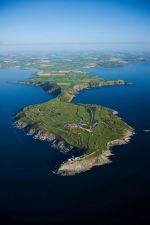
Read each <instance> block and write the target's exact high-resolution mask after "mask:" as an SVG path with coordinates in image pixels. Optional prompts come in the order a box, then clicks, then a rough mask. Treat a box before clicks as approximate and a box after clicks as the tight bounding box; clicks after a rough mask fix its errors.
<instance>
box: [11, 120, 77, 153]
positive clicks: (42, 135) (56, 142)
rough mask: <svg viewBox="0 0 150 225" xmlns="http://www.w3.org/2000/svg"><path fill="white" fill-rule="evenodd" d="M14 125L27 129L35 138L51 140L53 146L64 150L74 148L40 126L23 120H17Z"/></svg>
mask: <svg viewBox="0 0 150 225" xmlns="http://www.w3.org/2000/svg"><path fill="white" fill-rule="evenodd" d="M14 126H15V127H17V128H18V129H25V130H26V133H27V135H29V136H33V138H34V139H38V140H40V141H46V142H49V143H50V144H51V146H52V147H53V148H56V149H58V150H60V151H62V152H69V151H71V150H73V146H71V145H68V144H67V143H66V142H65V141H63V140H62V139H61V138H60V137H58V136H56V135H54V134H52V133H48V132H44V131H42V130H40V129H38V128H33V127H31V125H30V126H29V125H28V124H27V123H24V122H22V121H21V120H17V121H16V122H15V124H14Z"/></svg>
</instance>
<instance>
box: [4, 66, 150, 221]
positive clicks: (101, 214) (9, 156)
mask: <svg viewBox="0 0 150 225" xmlns="http://www.w3.org/2000/svg"><path fill="white" fill-rule="evenodd" d="M90 71H91V72H92V73H93V75H96V76H103V77H104V78H107V79H124V80H126V81H129V82H132V83H133V84H132V85H128V86H117V87H103V88H94V89H88V90H85V91H82V92H81V93H80V94H79V95H78V96H76V97H75V98H74V100H73V101H74V102H75V103H93V104H100V105H103V106H106V107H111V108H113V109H115V110H117V111H118V112H119V116H121V117H123V119H124V120H125V121H126V122H128V123H129V124H130V125H131V126H132V127H134V129H135V132H136V134H135V136H134V137H133V138H132V140H131V142H130V143H129V144H128V145H124V146H117V147H115V148H114V149H113V153H114V155H113V156H111V159H112V164H109V165H106V166H102V167H95V168H93V169H92V170H90V171H88V172H86V173H83V174H79V175H77V176H73V177H59V176H51V173H50V171H51V170H52V169H54V168H55V166H56V164H57V163H58V162H61V161H62V160H64V159H65V158H66V156H65V155H63V154H62V153H60V152H59V151H57V150H55V149H52V148H51V147H50V146H48V144H47V143H44V142H40V141H38V140H34V139H32V137H29V136H26V135H25V133H24V131H23V130H18V129H16V128H14V127H13V120H14V115H15V113H16V112H17V111H19V110H21V109H22V108H23V107H24V106H27V105H30V104H37V103H40V102H44V101H47V100H49V99H51V98H53V97H54V96H53V95H49V94H47V93H45V92H44V91H43V90H41V89H40V88H37V87H33V86H27V85H21V84H12V83H8V82H7V81H10V80H19V79H21V80H22V79H25V78H27V77H30V76H31V75H32V73H34V71H28V70H20V69H18V68H9V69H1V70H0V106H1V107H0V116H1V119H0V181H1V182H0V183H1V184H0V215H1V224H41V225H44V224H45V225H46V224H52V225H53V224H66V225H67V224H94V225H96V224H102V225H103V224H104V225H107V224H111V225H113V224H115V225H116V224H119V225H120V224H146V222H147V221H148V219H149V214H150V207H149V202H150V193H149V189H150V147H149V139H150V133H148V132H147V133H146V132H144V131H143V130H145V129H147V130H148V129H150V117H149V115H150V100H149V96H150V88H149V85H150V63H148V62H141V63H134V64H129V65H126V66H124V67H117V68H96V69H90Z"/></svg>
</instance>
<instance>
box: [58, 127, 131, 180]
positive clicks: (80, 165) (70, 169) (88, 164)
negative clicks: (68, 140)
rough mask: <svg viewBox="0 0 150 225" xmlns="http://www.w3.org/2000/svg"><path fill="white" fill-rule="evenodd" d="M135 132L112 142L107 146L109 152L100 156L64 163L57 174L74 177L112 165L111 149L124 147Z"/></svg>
mask: <svg viewBox="0 0 150 225" xmlns="http://www.w3.org/2000/svg"><path fill="white" fill-rule="evenodd" d="M133 134H134V132H133V130H132V129H131V130H129V131H127V132H126V133H125V134H124V136H123V137H122V138H121V139H116V140H113V141H110V142H109V143H108V145H107V150H106V151H104V152H103V153H102V154H100V155H98V154H96V153H95V152H93V153H91V154H90V155H87V156H85V157H76V158H74V159H69V160H68V161H66V162H64V163H63V164H62V165H61V166H60V167H59V169H58V171H57V174H58V175H61V176H72V175H76V174H78V173H81V172H85V171H88V170H90V169H91V168H92V167H95V166H102V165H105V164H109V163H111V160H110V156H111V155H112V153H111V150H110V149H111V148H112V147H113V146H115V145H124V144H127V143H128V142H129V141H130V138H131V137H132V136H133Z"/></svg>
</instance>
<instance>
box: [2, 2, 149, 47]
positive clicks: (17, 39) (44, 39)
mask: <svg viewBox="0 0 150 225" xmlns="http://www.w3.org/2000/svg"><path fill="white" fill-rule="evenodd" d="M74 42H75V43H76V42H77V43H89V42H90V43H97V42H150V1H149V0H120V1H119V0H0V43H1V44H13V43H15V44H16V43H17V44H18V43H23V44H34V43H42V44H43V43H74Z"/></svg>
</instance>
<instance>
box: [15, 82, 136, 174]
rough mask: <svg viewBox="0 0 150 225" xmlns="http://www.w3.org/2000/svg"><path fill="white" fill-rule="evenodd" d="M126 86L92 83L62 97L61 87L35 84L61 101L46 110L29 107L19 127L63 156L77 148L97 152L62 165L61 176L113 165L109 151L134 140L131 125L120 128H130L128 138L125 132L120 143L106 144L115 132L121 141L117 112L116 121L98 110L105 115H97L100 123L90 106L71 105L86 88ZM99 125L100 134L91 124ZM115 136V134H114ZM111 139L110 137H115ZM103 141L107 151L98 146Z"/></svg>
mask: <svg viewBox="0 0 150 225" xmlns="http://www.w3.org/2000/svg"><path fill="white" fill-rule="evenodd" d="M32 84H34V83H32ZM126 84H128V83H127V82H125V81H100V82H89V83H86V82H85V83H81V84H77V85H74V86H73V87H70V89H69V88H68V89H65V90H63V92H62V93H61V87H59V86H57V85H51V84H49V83H47V82H46V83H40V82H39V83H35V85H36V86H39V87H41V88H42V89H43V90H45V91H47V92H48V93H54V94H57V95H58V97H57V98H56V99H55V100H54V101H52V104H51V103H48V104H46V103H45V104H44V107H41V108H40V105H37V106H36V107H32V106H30V107H26V108H25V110H23V111H22V112H23V113H18V114H17V115H16V122H15V126H16V127H17V128H20V129H22V128H23V129H25V130H26V131H27V135H31V136H33V138H35V139H39V140H41V141H47V142H49V143H50V144H51V146H52V147H54V148H56V149H59V150H60V151H63V152H69V151H71V150H72V149H73V148H74V147H79V148H80V149H86V150H87V148H89V149H90V150H91V149H94V150H91V152H92V153H91V154H90V155H84V156H81V157H77V158H74V159H73V160H72V159H69V160H68V161H67V162H64V163H63V164H62V165H60V168H59V169H58V172H57V174H58V175H75V174H77V173H81V172H84V171H87V170H89V169H91V168H92V167H94V166H97V165H103V164H107V163H110V162H111V161H110V159H109V156H110V155H111V153H110V151H109V147H111V146H113V145H120V144H125V143H127V142H128V141H129V138H130V136H131V135H132V131H131V129H130V127H129V126H128V127H127V125H126V124H125V123H124V122H123V121H122V124H120V126H122V127H123V128H124V129H125V128H127V129H128V132H129V133H126V136H123V132H122V133H121V135H122V138H120V139H116V140H112V138H110V139H109V140H110V142H109V143H108V139H107V140H105V138H104V137H106V136H108V132H112V130H115V132H116V134H117V135H118V136H117V137H120V130H119V129H120V126H119V125H118V127H119V129H118V130H117V129H116V126H117V123H118V121H120V120H119V118H118V119H116V114H117V112H115V111H114V112H113V111H112V117H111V115H110V113H109V110H108V109H107V110H106V109H105V110H104V109H101V108H100V107H97V110H101V111H100V112H99V111H98V112H99V113H97V114H96V115H99V117H98V118H97V119H94V115H95V110H94V111H93V108H92V109H89V108H88V109H87V106H83V105H82V106H77V105H75V104H70V103H69V102H71V100H72V98H73V97H74V96H75V95H76V94H78V93H79V92H80V91H81V90H83V89H86V88H92V87H102V86H111V85H126ZM58 99H59V101H58ZM41 105H42V104H41ZM88 107H90V106H88ZM80 108H82V109H80ZM30 109H31V110H30ZM80 110H81V111H80ZM79 111H80V113H79ZM104 111H105V112H104ZM82 113H83V114H82ZM81 114H82V115H81ZM104 114H105V115H104ZM70 115H72V117H70ZM106 115H107V116H106ZM40 116H41V117H40ZM84 116H85V118H84ZM105 116H106V118H109V119H108V123H110V119H113V120H115V121H116V123H112V124H111V123H110V124H107V123H106V118H105ZM81 118H82V120H83V121H82V123H81ZM87 118H89V121H87ZM103 120H104V122H103ZM39 121H40V122H42V123H43V124H44V126H42V125H41V123H39ZM68 121H69V122H70V123H71V124H75V125H74V126H67V127H66V126H65V124H68ZM85 121H86V123H85ZM95 121H97V124H98V125H97V126H96V132H97V133H96V132H95V133H94V130H95V127H94V129H91V123H92V124H93V123H94V122H95ZM119 123H120V122H119ZM85 124H86V126H85ZM89 124H90V128H89V127H88V125H89ZM77 125H78V126H77ZM82 125H83V126H82ZM101 125H102V126H104V127H103V130H101ZM106 125H107V126H106ZM84 126H85V127H84ZM98 126H100V127H99V128H98V129H99V130H98V129H97V127H98ZM109 126H110V128H111V129H110V130H109V131H108V130H107V128H106V127H109ZM50 128H52V129H50ZM106 130H107V133H105V132H106ZM60 131H61V132H60ZM89 131H90V132H89ZM130 131H131V132H130ZM99 132H100V134H101V132H102V134H103V136H102V135H98V134H99ZM113 132H114V131H113ZM63 135H65V136H63ZM111 135H113V134H112V133H111ZM111 135H110V137H112V136H111ZM81 136H83V137H84V139H82V138H81ZM99 137H100V138H103V140H105V145H104V146H105V148H106V149H103V146H101V143H100V142H98V138H99ZM92 138H95V139H93V142H91V143H92V144H91V146H90V145H89V144H90V142H89V140H92ZM70 140H71V141H70ZM111 140H112V141H111ZM69 143H70V144H69ZM77 143H78V146H77ZM87 143H88V145H87ZM107 143H108V146H109V147H108V149H107ZM85 146H86V147H85ZM87 146H88V147H87ZM89 146H90V147H89ZM94 146H96V147H94ZM100 146H101V147H100ZM95 149H96V150H95ZM101 152H104V153H103V154H101Z"/></svg>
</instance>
